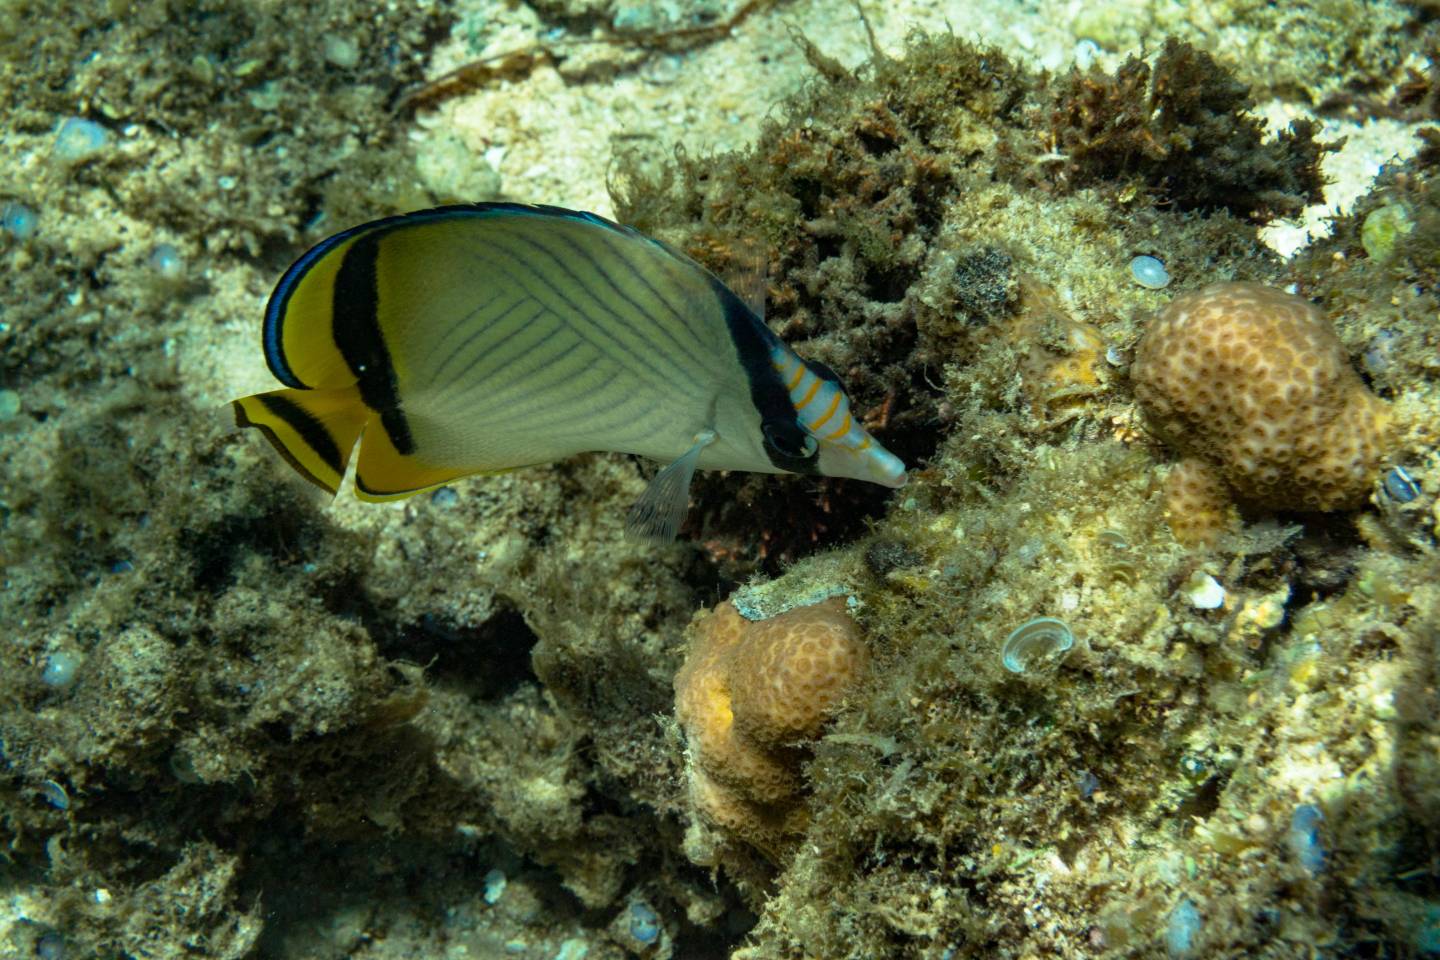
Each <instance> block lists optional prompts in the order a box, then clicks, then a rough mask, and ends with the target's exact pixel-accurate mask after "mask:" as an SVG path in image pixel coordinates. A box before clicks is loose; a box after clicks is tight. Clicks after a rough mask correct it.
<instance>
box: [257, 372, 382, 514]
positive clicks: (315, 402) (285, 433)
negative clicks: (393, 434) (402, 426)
mask: <svg viewBox="0 0 1440 960" xmlns="http://www.w3.org/2000/svg"><path fill="white" fill-rule="evenodd" d="M231 406H232V407H234V408H235V422H236V423H237V424H238V425H240V426H242V427H258V428H259V429H260V431H261V432H262V433H264V434H265V439H267V440H269V441H270V444H271V446H273V447H274V448H275V449H276V451H278V452H279V454H280V455H281V456H282V457H284V458H285V459H286V460H287V461H289V463H290V466H292V467H294V468H295V472H296V473H298V474H300V475H301V476H302V477H304V478H305V479H306V480H309V481H310V482H311V483H313V484H315V485H316V486H317V487H321V488H322V489H324V490H327V491H329V492H330V493H331V494H334V493H335V492H336V491H338V490H339V489H340V481H341V480H342V479H343V478H344V476H345V466H346V464H348V463H349V462H350V454H351V453H352V452H353V451H354V449H355V441H356V440H358V439H359V438H360V432H361V431H362V430H364V429H365V424H366V422H367V421H368V420H369V419H370V417H371V416H372V413H371V411H370V409H369V408H368V407H366V406H365V405H364V404H363V403H361V401H360V390H359V388H357V387H354V386H350V387H338V388H335V389H333V390H293V389H286V390H271V391H270V392H269V393H257V394H255V395H254V396H250V397H241V398H240V399H239V400H235V401H233V402H232V403H231Z"/></svg>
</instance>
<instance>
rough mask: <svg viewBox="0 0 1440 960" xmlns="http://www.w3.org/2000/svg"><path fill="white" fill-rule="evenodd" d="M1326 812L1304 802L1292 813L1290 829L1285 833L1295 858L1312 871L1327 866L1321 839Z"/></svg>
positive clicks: (1314, 871) (1286, 840)
mask: <svg viewBox="0 0 1440 960" xmlns="http://www.w3.org/2000/svg"><path fill="white" fill-rule="evenodd" d="M1324 820H1325V814H1323V813H1321V812H1320V808H1319V807H1317V806H1315V804H1313V803H1302V804H1299V805H1298V806H1296V807H1295V809H1294V811H1293V812H1291V814H1290V829H1289V830H1288V831H1286V834H1285V844H1286V846H1288V847H1289V848H1290V852H1291V853H1292V854H1293V855H1294V856H1295V860H1296V861H1297V862H1298V863H1299V864H1300V866H1302V867H1304V868H1305V869H1306V870H1307V871H1309V872H1310V873H1319V872H1320V871H1321V870H1323V869H1324V868H1325V847H1324V845H1323V844H1322V843H1321V841H1320V824H1321V823H1322V822H1324Z"/></svg>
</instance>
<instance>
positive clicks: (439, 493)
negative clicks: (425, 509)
mask: <svg viewBox="0 0 1440 960" xmlns="http://www.w3.org/2000/svg"><path fill="white" fill-rule="evenodd" d="M430 502H431V503H433V504H435V506H437V507H453V506H455V504H457V503H459V502H460V494H458V493H456V492H455V491H454V490H453V489H451V488H450V487H441V488H440V489H438V490H436V491H435V492H434V493H432V494H430Z"/></svg>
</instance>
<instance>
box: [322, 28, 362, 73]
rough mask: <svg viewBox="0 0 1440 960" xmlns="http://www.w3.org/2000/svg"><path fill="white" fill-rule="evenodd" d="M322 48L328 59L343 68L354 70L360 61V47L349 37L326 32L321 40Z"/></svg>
mask: <svg viewBox="0 0 1440 960" xmlns="http://www.w3.org/2000/svg"><path fill="white" fill-rule="evenodd" d="M320 49H321V51H322V52H323V53H324V54H325V59H326V60H328V61H330V62H331V63H333V64H334V65H335V66H337V67H339V68H341V69H342V70H353V69H355V67H356V66H357V65H358V64H359V63H360V48H359V47H357V46H356V45H355V41H354V40H351V39H350V38H349V37H337V36H336V35H335V34H333V33H330V34H326V35H325V37H324V39H322V40H321V41H320Z"/></svg>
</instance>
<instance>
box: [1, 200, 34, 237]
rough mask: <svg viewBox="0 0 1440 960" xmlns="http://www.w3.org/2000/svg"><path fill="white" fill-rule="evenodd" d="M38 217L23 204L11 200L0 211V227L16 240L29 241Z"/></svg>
mask: <svg viewBox="0 0 1440 960" xmlns="http://www.w3.org/2000/svg"><path fill="white" fill-rule="evenodd" d="M39 223H40V216H39V214H37V213H36V212H35V211H34V210H31V209H30V208H29V207H27V206H25V204H23V203H19V202H17V201H14V200H11V201H10V202H9V203H7V204H5V207H4V209H3V211H0V225H3V226H4V228H5V232H6V233H8V234H10V236H12V237H14V238H15V239H16V240H29V239H30V238H31V237H33V236H34V235H35V228H36V227H37V226H38V225H39Z"/></svg>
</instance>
